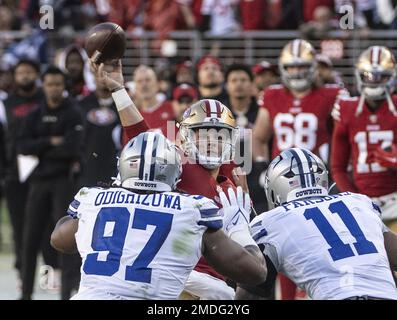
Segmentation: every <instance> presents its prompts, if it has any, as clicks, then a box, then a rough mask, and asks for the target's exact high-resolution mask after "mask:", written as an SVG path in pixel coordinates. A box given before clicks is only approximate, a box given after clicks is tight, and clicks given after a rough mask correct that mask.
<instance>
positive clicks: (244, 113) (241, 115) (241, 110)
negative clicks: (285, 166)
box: [225, 64, 266, 212]
mask: <svg viewBox="0 0 397 320" xmlns="http://www.w3.org/2000/svg"><path fill="white" fill-rule="evenodd" d="M225 79H226V89H227V93H228V99H227V102H226V105H227V106H228V107H229V108H230V110H231V111H232V113H233V115H234V116H235V118H236V123H237V125H238V126H239V128H240V139H239V140H240V143H239V148H237V151H236V158H235V162H236V164H237V165H239V166H242V167H243V168H244V167H245V168H246V169H247V170H250V169H252V170H250V172H247V173H248V176H247V182H248V186H249V189H250V196H251V199H252V201H253V203H254V204H255V209H256V210H257V212H263V211H264V210H265V209H266V205H265V201H263V199H264V196H265V195H264V191H263V188H262V187H261V186H260V185H259V182H258V181H259V180H258V178H259V174H258V171H257V170H255V169H256V167H255V165H254V166H253V168H251V165H252V158H251V155H252V149H251V145H252V131H251V129H252V128H253V126H254V124H255V120H256V117H257V115H258V109H259V107H258V104H257V102H256V99H255V98H254V97H253V96H252V87H253V85H254V83H253V80H254V76H253V74H252V71H251V68H250V67H249V66H247V65H244V64H232V65H230V66H229V67H228V69H227V70H226V73H225ZM248 129H249V130H248ZM262 171H263V168H262V166H261V171H260V172H262Z"/></svg>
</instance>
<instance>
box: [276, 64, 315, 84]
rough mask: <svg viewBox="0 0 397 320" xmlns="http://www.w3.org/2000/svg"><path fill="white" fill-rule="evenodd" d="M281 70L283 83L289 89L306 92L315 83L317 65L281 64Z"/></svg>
mask: <svg viewBox="0 0 397 320" xmlns="http://www.w3.org/2000/svg"><path fill="white" fill-rule="evenodd" d="M279 68H280V73H281V78H282V80H283V83H284V84H285V85H286V86H287V87H288V88H289V89H292V90H296V91H305V90H307V89H309V88H310V87H311V86H312V84H313V83H314V81H315V75H316V65H315V63H296V64H280V66H279ZM289 68H296V69H298V70H297V71H292V72H291V70H289Z"/></svg>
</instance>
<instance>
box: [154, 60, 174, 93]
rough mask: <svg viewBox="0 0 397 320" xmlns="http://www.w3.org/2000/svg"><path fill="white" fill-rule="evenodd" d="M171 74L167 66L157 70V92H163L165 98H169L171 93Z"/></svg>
mask: <svg viewBox="0 0 397 320" xmlns="http://www.w3.org/2000/svg"><path fill="white" fill-rule="evenodd" d="M171 76H172V71H171V68H169V67H166V68H162V69H161V70H160V71H158V72H157V79H158V83H159V92H161V93H163V94H164V96H165V97H166V98H167V99H169V98H171V95H172V87H173V83H172V79H171Z"/></svg>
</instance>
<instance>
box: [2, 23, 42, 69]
mask: <svg viewBox="0 0 397 320" xmlns="http://www.w3.org/2000/svg"><path fill="white" fill-rule="evenodd" d="M0 59H1V61H0V63H3V64H4V65H5V66H7V67H12V66H14V65H15V64H16V63H17V62H18V61H19V60H21V59H30V60H36V61H39V62H40V63H41V64H45V63H47V37H46V35H45V33H44V32H42V31H41V30H36V31H34V32H32V33H30V34H29V35H28V36H26V37H25V38H24V39H23V40H21V41H20V42H17V43H14V44H12V45H10V46H9V47H8V48H7V50H6V51H5V53H4V54H3V56H2V57H1V58H0Z"/></svg>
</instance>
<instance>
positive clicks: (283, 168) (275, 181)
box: [265, 148, 328, 209]
mask: <svg viewBox="0 0 397 320" xmlns="http://www.w3.org/2000/svg"><path fill="white" fill-rule="evenodd" d="M265 192H266V197H267V200H268V203H269V209H273V208H275V207H278V206H280V205H282V204H284V203H286V202H289V201H292V200H297V199H302V198H307V197H313V196H326V195H328V171H327V167H326V166H325V164H324V162H323V161H322V160H321V159H320V158H319V157H317V156H316V155H315V154H314V153H312V152H311V151H309V150H307V149H301V148H291V149H287V150H285V151H283V152H281V153H280V154H279V155H278V156H277V157H276V158H274V159H273V160H272V162H271V163H270V164H269V167H268V169H267V171H266V176H265Z"/></svg>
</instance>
